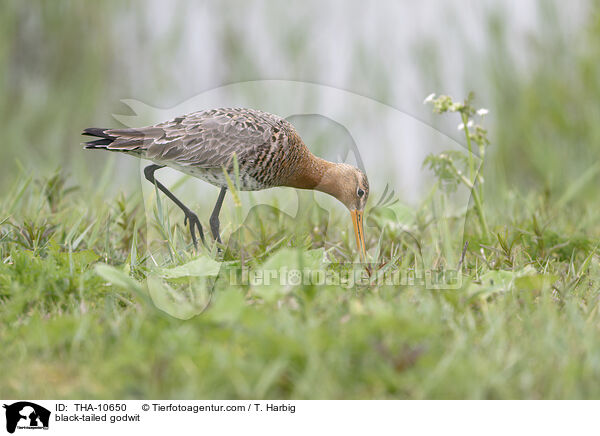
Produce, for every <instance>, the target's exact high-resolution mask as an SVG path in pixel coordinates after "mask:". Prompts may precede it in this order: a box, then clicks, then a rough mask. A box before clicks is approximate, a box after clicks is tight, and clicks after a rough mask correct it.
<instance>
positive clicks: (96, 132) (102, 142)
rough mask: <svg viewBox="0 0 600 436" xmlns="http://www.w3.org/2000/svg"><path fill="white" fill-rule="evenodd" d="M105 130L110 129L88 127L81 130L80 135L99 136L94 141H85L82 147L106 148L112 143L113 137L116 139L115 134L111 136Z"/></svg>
mask: <svg viewBox="0 0 600 436" xmlns="http://www.w3.org/2000/svg"><path fill="white" fill-rule="evenodd" d="M107 130H110V129H99V128H97V127H90V128H87V129H85V130H84V131H83V133H82V135H86V136H94V137H96V138H101V139H96V140H94V141H88V142H86V143H85V146H84V148H86V149H94V148H99V149H106V148H107V146H109V145H110V144H112V143H113V141H114V140H115V139H117V137H116V136H111V135H109V134H108V133H106V131H107Z"/></svg>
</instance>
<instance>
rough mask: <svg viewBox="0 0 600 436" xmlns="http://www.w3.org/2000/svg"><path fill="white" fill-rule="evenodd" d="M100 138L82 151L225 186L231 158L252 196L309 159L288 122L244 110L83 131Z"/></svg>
mask: <svg viewBox="0 0 600 436" xmlns="http://www.w3.org/2000/svg"><path fill="white" fill-rule="evenodd" d="M86 133H87V134H89V135H93V136H101V137H102V138H103V139H101V140H97V141H90V142H88V143H86V148H103V149H107V150H112V151H120V152H124V153H128V154H133V155H136V156H138V157H141V158H144V159H148V160H151V161H153V162H155V163H156V164H158V165H166V166H169V167H172V168H175V169H177V170H179V171H181V172H184V173H186V174H190V175H192V176H194V177H197V178H199V179H202V180H205V181H206V182H208V183H211V184H213V185H215V186H219V187H225V186H227V181H226V178H225V177H224V174H223V168H225V170H226V171H227V172H228V174H229V177H230V178H231V179H232V180H233V178H234V163H233V162H234V159H233V156H234V154H235V155H236V156H237V160H238V165H239V175H240V180H239V184H240V186H239V189H241V190H247V191H254V190H261V189H266V188H271V187H274V186H286V185H288V183H289V182H294V180H295V174H296V173H297V171H298V170H299V169H300V166H302V165H308V164H310V163H311V162H310V157H311V154H310V152H309V150H308V149H307V148H306V146H305V145H304V143H303V142H302V139H301V138H300V136H299V135H298V133H297V132H296V129H294V126H292V125H291V124H290V123H289V122H288V121H286V120H284V119H283V118H280V117H278V116H276V115H273V114H269V113H266V112H262V111H259V110H255V109H246V108H222V109H211V110H207V111H201V112H194V113H190V114H187V115H183V116H180V117H177V118H174V119H172V120H169V121H166V122H163V123H159V124H156V125H154V126H150V127H143V128H139V129H87V130H86Z"/></svg>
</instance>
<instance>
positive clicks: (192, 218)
mask: <svg viewBox="0 0 600 436" xmlns="http://www.w3.org/2000/svg"><path fill="white" fill-rule="evenodd" d="M161 168H164V165H149V166H147V167H146V168H144V176H145V177H146V180H148V181H149V182H150V183H152V184H154V185H156V187H157V188H158V189H160V190H161V191H162V192H163V193H164V194H165V195H166V196H167V197H169V198H170V199H171V200H172V201H173V203H175V204H176V205H177V206H179V208H180V209H181V210H182V211H183V213H184V214H185V220H184V221H183V223H184V225H187V223H188V220H189V222H190V233H191V234H192V242H193V243H194V247H195V248H198V240H197V239H196V232H195V230H194V227H196V228H197V229H198V233H199V234H200V239H201V240H202V243H203V244H204V246H206V241H205V240H204V232H203V231H202V225H201V224H200V220H199V219H198V216H197V215H196V214H195V213H194V212H192V211H191V210H190V209H189V208H188V207H187V206H186V205H185V204H183V203H182V202H181V201H179V199H178V198H177V197H175V196H174V195H173V194H172V193H171V192H170V191H169V190H168V189H167V188H166V187H165V185H163V184H162V183H160V182H159V181H158V180H156V178H155V177H154V172H155V171H156V170H159V169H161Z"/></svg>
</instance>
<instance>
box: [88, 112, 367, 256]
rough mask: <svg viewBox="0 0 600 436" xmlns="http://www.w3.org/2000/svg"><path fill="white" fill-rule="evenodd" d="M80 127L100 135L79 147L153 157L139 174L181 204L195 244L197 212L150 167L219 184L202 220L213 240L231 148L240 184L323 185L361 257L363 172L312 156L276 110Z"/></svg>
mask: <svg viewBox="0 0 600 436" xmlns="http://www.w3.org/2000/svg"><path fill="white" fill-rule="evenodd" d="M83 134H84V135H88V136H94V137H98V138H100V139H97V140H94V141H89V142H86V143H85V148H86V149H93V150H99V149H102V150H109V151H118V152H122V153H127V154H131V155H134V156H136V157H139V158H143V159H148V160H150V161H152V162H154V164H153V165H149V166H147V167H146V168H145V169H144V175H145V177H146V179H147V180H149V181H150V182H151V183H153V184H156V186H157V187H158V189H160V190H161V191H162V192H163V193H164V194H165V195H166V196H167V197H169V198H170V199H171V200H172V201H173V202H175V204H177V206H179V207H180V208H181V210H183V213H184V214H185V221H184V222H185V224H186V225H187V223H188V221H189V225H190V232H191V235H192V241H193V243H194V246H195V247H197V245H198V242H197V239H196V234H195V228H197V229H198V232H199V234H200V238H201V239H202V242H203V243H204V244H206V241H205V239H204V232H203V230H202V225H201V224H200V220H199V219H198V216H197V215H196V214H195V213H193V212H192V211H191V210H190V209H189V208H188V207H187V206H185V205H184V204H183V203H182V202H181V201H180V200H179V199H178V198H177V197H175V196H174V195H173V194H172V193H171V192H170V191H169V190H168V189H167V188H166V187H165V186H164V185H163V184H161V183H160V182H159V181H157V180H156V179H155V177H154V172H155V171H156V170H158V169H160V168H164V167H165V166H168V167H171V168H174V169H176V170H179V171H181V172H183V173H186V174H189V175H192V176H194V177H197V178H199V179H201V180H204V181H206V182H208V183H211V184H213V185H215V186H217V187H219V188H220V189H221V191H220V193H219V197H218V199H217V203H216V205H215V207H214V210H213V212H212V214H211V216H210V220H209V222H210V228H211V232H212V234H213V237H214V239H215V240H217V241H219V242H221V238H220V235H219V212H220V210H221V206H222V205H223V199H224V197H225V193H226V191H227V187H228V185H227V178H226V177H225V172H227V174H228V176H229V177H230V179H231V180H234V177H235V176H234V155H235V156H236V157H237V161H238V169H239V185H238V188H239V189H240V190H243V191H257V190H262V189H268V188H273V187H283V186H287V187H292V188H298V189H314V190H317V191H321V192H325V193H327V194H329V195H332V196H333V197H335V198H337V199H338V200H339V201H341V202H342V203H343V204H344V205H345V206H346V207H347V208H348V209H349V210H350V214H351V216H352V222H353V224H354V233H355V236H356V244H357V246H358V249H359V251H360V255H361V258H362V260H363V261H365V260H366V251H365V240H364V233H363V211H364V208H365V204H366V203H367V198H368V196H369V181H368V180H367V176H366V175H365V173H364V172H362V171H361V170H359V169H358V168H355V167H353V166H351V165H348V164H345V163H334V162H329V161H327V160H324V159H321V158H319V157H317V156H315V155H313V154H312V153H311V152H310V151H309V150H308V148H307V147H306V145H304V142H303V141H302V139H301V138H300V135H298V132H296V129H295V128H294V126H292V125H291V124H290V123H289V122H288V121H286V120H285V119H283V118H281V117H278V116H276V115H273V114H269V113H266V112H262V111H259V110H255V109H245V108H226V109H212V110H207V111H201V112H194V113H191V114H187V115H183V116H180V117H177V118H174V119H172V120H170V121H166V122H163V123H159V124H156V125H154V126H149V127H142V128H138V129H99V128H89V129H85V131H84V132H83Z"/></svg>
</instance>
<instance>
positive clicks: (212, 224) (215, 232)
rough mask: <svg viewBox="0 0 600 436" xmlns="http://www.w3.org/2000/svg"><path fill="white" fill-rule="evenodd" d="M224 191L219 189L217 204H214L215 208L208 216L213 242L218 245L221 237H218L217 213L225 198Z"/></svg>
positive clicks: (224, 189) (225, 189)
mask: <svg viewBox="0 0 600 436" xmlns="http://www.w3.org/2000/svg"><path fill="white" fill-rule="evenodd" d="M226 191H227V188H225V187H223V188H221V192H219V198H217V204H215V208H214V209H213V212H212V214H211V215H210V231H211V232H212V235H213V238H214V239H215V241H217V242H219V243H222V242H221V235H219V213H220V212H221V206H223V199H224V198H225V192H226Z"/></svg>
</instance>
